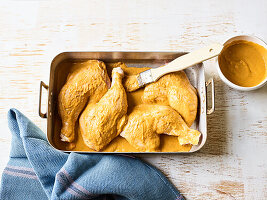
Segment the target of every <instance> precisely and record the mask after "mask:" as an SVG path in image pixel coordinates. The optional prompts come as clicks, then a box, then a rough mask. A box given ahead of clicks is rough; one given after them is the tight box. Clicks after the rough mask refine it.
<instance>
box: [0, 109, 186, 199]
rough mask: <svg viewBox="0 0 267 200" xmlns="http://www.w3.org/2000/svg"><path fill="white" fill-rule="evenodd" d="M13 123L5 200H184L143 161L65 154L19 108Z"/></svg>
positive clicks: (3, 191)
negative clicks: (54, 146)
mask: <svg viewBox="0 0 267 200" xmlns="http://www.w3.org/2000/svg"><path fill="white" fill-rule="evenodd" d="M8 122H9V128H10V130H11V133H12V146H11V152H10V161H9V163H8V165H7V167H6V168H5V170H4V172H3V176H2V180H1V189H0V197H1V199H24V198H23V197H27V198H26V199H47V198H48V199H104V198H106V199H148V200H149V199H153V200H156V199H160V200H162V199H163V200H164V199H168V200H171V199H173V200H176V199H183V197H182V195H181V194H180V193H179V191H178V190H177V189H176V188H175V187H174V186H173V185H172V184H171V183H170V182H169V181H168V180H167V178H166V177H165V176H164V175H163V174H162V173H161V172H160V171H159V170H157V169H156V168H154V167H153V166H150V165H149V164H147V163H145V162H143V161H141V160H139V159H137V158H132V157H129V156H125V155H123V154H122V155H108V154H78V153H70V154H68V153H64V152H62V151H58V150H56V149H54V148H53V147H51V146H50V145H49V143H48V141H47V140H46V137H45V135H44V133H43V132H42V131H41V130H40V129H39V128H38V127H36V126H35V125H34V124H33V123H32V122H31V121H30V120H29V119H28V118H26V117H25V116H24V115H23V114H22V113H20V112H19V111H18V110H16V109H11V110H10V111H9V112H8ZM12 183H13V184H12ZM14 183H16V184H14ZM25 193H27V194H25Z"/></svg>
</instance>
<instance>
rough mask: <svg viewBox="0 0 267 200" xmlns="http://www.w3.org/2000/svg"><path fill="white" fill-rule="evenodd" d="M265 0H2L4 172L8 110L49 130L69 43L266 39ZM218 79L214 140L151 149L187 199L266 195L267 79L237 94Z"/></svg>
mask: <svg viewBox="0 0 267 200" xmlns="http://www.w3.org/2000/svg"><path fill="white" fill-rule="evenodd" d="M266 19H267V1H264V0H254V1H241V0H235V1H233V0H231V1H230V0H225V1H208V0H204V1H201V2H199V1H197V0H193V1H175V0H173V1H160V0H154V1H152V0H148V1H141V0H136V1H130V0H124V1H122V0H121V1H120V0H115V1H108V0H106V1H62V0H59V1H52V2H51V1H39V2H38V1H11V2H3V1H1V3H0V27H1V29H0V57H1V59H0V119H1V120H0V126H1V132H0V156H1V162H0V171H1V172H2V171H3V169H4V166H5V165H6V163H7V161H8V155H9V150H10V141H11V136H10V132H9V130H8V126H7V120H6V114H7V111H8V110H9V108H11V107H16V108H17V109H19V110H20V111H22V112H23V113H24V114H25V115H27V116H28V117H29V118H30V119H32V120H33V121H34V122H35V123H36V124H37V125H38V126H39V127H40V128H41V129H42V130H43V131H44V132H45V131H46V121H45V120H43V119H41V118H40V117H39V116H38V94H39V83H40V81H41V80H43V81H44V82H46V83H48V78H49V66H50V62H51V60H52V59H53V57H54V56H56V55H57V54H58V53H60V52H62V51H105V50H107V51H122V50H140V51H170V50H173V51H190V50H193V49H197V48H199V47H202V46H204V45H207V44H210V43H214V42H224V41H225V40H226V39H228V38H229V37H231V36H235V35H240V34H252V35H256V36H258V37H260V38H262V39H264V40H265V41H267V26H266ZM215 63H216V59H213V60H211V61H208V62H207V63H206V64H207V67H206V74H207V78H208V77H209V76H213V77H214V78H215V86H216V111H215V112H214V113H213V114H212V115H210V116H209V117H208V140H207V143H206V145H205V146H204V147H203V149H202V150H201V151H199V152H197V153H194V154H191V155H187V154H183V155H168V154H164V155H143V156H141V158H142V159H144V160H146V161H148V162H149V163H151V164H153V165H155V166H157V167H158V168H159V169H161V170H162V171H163V173H164V174H166V176H167V177H168V178H169V179H170V180H171V181H172V182H173V183H174V185H175V186H176V187H177V188H178V189H179V190H180V191H181V192H182V193H183V195H184V196H185V197H186V198H187V199H266V198H267V193H266V191H267V160H266V149H267V114H266V113H267V104H266V99H267V86H265V87H263V88H261V89H259V90H257V91H253V92H238V91H236V90H233V89H231V88H229V87H228V86H226V85H225V84H223V83H222V81H221V80H220V79H219V78H218V76H217V72H216V69H215Z"/></svg>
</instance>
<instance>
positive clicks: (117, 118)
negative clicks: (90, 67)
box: [79, 67, 128, 151]
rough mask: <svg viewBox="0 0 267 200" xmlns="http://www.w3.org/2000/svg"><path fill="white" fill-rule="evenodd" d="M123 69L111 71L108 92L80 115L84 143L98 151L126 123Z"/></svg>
mask: <svg viewBox="0 0 267 200" xmlns="http://www.w3.org/2000/svg"><path fill="white" fill-rule="evenodd" d="M123 74H124V73H123V71H122V69H121V68H120V67H118V68H114V69H113V71H112V83H111V88H110V89H109V90H108V92H107V93H106V94H105V95H104V96H103V97H102V98H101V99H100V101H99V102H98V103H96V104H95V105H93V104H90V105H88V106H87V107H86V108H85V110H84V111H83V113H82V114H81V117H80V120H79V121H80V129H81V134H82V137H83V140H84V143H85V144H86V145H87V146H88V147H90V148H91V149H94V150H96V151H99V150H101V149H103V148H104V147H105V146H106V145H107V144H108V143H110V142H111V140H113V139H114V138H115V137H117V136H118V134H119V133H120V132H121V130H122V128H123V127H124V125H125V123H126V119H127V118H126V113H127V107H128V105H127V96H126V92H125V90H124V88H123V85H122V78H123Z"/></svg>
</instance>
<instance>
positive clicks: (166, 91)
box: [142, 71, 198, 127]
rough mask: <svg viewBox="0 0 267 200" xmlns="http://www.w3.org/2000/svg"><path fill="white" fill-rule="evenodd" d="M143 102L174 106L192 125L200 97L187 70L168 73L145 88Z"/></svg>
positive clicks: (189, 124) (187, 122) (188, 123)
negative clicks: (191, 82)
mask: <svg viewBox="0 0 267 200" xmlns="http://www.w3.org/2000/svg"><path fill="white" fill-rule="evenodd" d="M142 99H143V102H144V103H148V104H153V103H156V104H162V105H169V106H171V107H172V108H174V109H175V110H176V111H177V112H178V113H179V114H180V115H181V116H182V118H183V119H184V121H185V122H186V124H187V125H188V126H189V127H190V126H191V125H192V124H193V122H194V121H195V118H196V114H197V106H198V98H197V93H196V90H195V88H194V87H193V86H192V85H191V84H190V82H189V80H188V78H187V76H186V74H185V72H183V71H179V72H175V73H170V74H167V75H165V76H163V77H161V78H160V79H159V80H158V81H156V82H154V83H151V84H149V85H147V86H146V87H145V89H144V94H143V97H142Z"/></svg>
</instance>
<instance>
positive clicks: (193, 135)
mask: <svg viewBox="0 0 267 200" xmlns="http://www.w3.org/2000/svg"><path fill="white" fill-rule="evenodd" d="M159 134H168V135H173V136H178V141H179V143H180V144H181V145H184V144H193V145H197V144H198V142H199V137H200V135H201V133H200V132H198V131H196V130H193V129H190V128H189V127H188V126H187V125H186V123H185V122H184V120H183V119H182V118H181V116H180V115H179V113H178V112H176V111H175V110H174V109H172V108H171V107H170V106H163V105H148V104H141V105H139V106H136V107H135V108H134V110H133V111H132V112H131V114H130V115H129V116H128V122H127V124H126V126H125V127H124V129H123V131H122V132H121V134H120V135H121V136H122V137H124V138H125V139H126V140H127V141H128V142H129V143H130V144H131V145H132V146H134V147H135V148H136V149H138V150H140V151H146V152H150V151H157V149H158V148H159V146H160V136H159ZM178 141H177V142H178Z"/></svg>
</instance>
